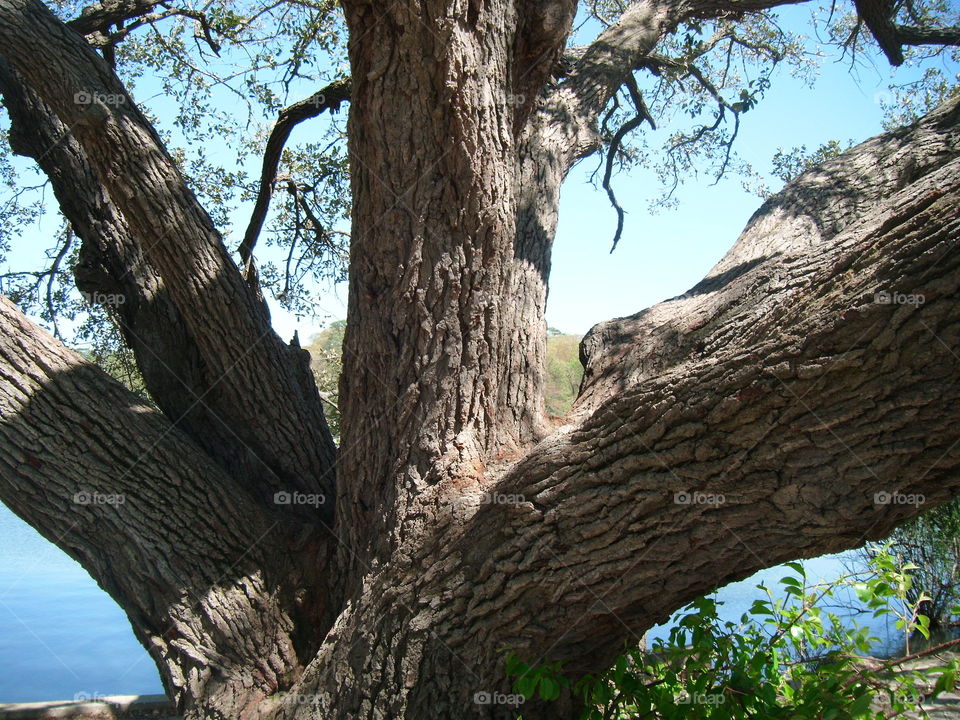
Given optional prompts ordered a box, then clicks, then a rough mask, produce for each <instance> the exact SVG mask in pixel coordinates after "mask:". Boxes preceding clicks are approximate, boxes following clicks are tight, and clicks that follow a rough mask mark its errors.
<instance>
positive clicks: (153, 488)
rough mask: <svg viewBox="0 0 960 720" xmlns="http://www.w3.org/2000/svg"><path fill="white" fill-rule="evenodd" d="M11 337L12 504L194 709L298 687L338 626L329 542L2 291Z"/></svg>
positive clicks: (6, 386)
mask: <svg viewBox="0 0 960 720" xmlns="http://www.w3.org/2000/svg"><path fill="white" fill-rule="evenodd" d="M0 328H2V332H0V410H2V417H3V422H2V423H0V476H2V478H3V483H2V489H0V497H2V499H3V502H4V503H5V504H6V505H8V506H9V507H10V508H11V509H12V510H13V511H14V512H16V513H17V514H19V515H20V516H21V517H23V518H24V519H25V520H27V521H28V522H29V523H30V524H31V525H33V526H34V527H36V528H37V529H38V530H39V531H40V532H41V533H42V534H43V535H44V537H46V538H47V539H48V540H50V541H51V542H53V543H55V544H56V545H58V546H59V547H60V548H61V549H63V550H64V551H65V552H67V553H68V554H69V555H70V556H71V557H73V558H74V559H75V560H77V561H78V562H79V563H80V564H81V565H83V567H84V568H85V569H86V570H87V571H88V572H89V573H90V574H91V575H92V576H93V577H94V578H96V580H97V582H98V583H99V584H100V586H101V587H102V588H103V589H104V590H106V591H107V592H108V593H109V594H110V595H111V597H113V599H114V600H116V601H117V603H118V604H119V605H120V607H122V608H123V609H124V611H125V612H126V614H127V617H128V618H129V620H130V624H131V626H132V627H133V630H134V633H135V634H136V636H137V638H138V639H139V640H140V642H141V643H143V645H144V646H145V647H146V649H147V651H148V652H149V653H150V655H151V657H152V658H153V659H154V660H155V661H156V663H157V665H158V667H159V668H160V671H161V677H162V678H163V680H164V685H165V687H166V689H167V692H168V693H169V694H170V696H171V698H173V699H174V700H175V701H177V702H178V704H179V707H180V709H181V710H182V711H183V712H185V713H187V714H190V715H191V716H193V717H203V718H231V719H233V718H239V717H243V716H245V712H246V711H247V709H248V708H255V707H256V706H257V704H258V703H259V702H260V701H261V700H262V699H263V698H264V697H265V696H267V695H270V694H273V693H275V692H276V691H277V689H278V688H283V687H284V686H287V685H289V684H290V683H291V682H292V681H293V679H294V678H295V676H296V673H297V669H298V668H300V667H301V666H302V665H304V664H305V663H306V662H307V660H309V659H310V658H311V657H312V656H313V654H314V653H315V651H316V646H317V642H318V641H317V640H316V638H314V637H312V636H311V635H309V634H305V633H304V629H305V628H309V627H311V625H312V624H316V625H320V626H322V624H323V623H324V622H329V613H330V608H329V607H324V606H323V605H322V604H318V603H317V600H316V597H315V596H314V595H313V593H312V592H310V590H311V589H312V588H315V587H322V582H321V580H322V577H323V574H324V554H323V553H322V552H320V550H321V549H322V548H323V545H324V539H323V538H321V537H319V536H318V535H317V534H316V533H307V534H303V533H302V530H301V526H300V525H299V524H294V525H292V526H291V525H289V524H288V523H287V522H286V521H285V520H284V518H283V517H282V516H280V515H279V514H278V513H277V512H276V511H274V510H273V509H272V508H270V507H269V506H265V505H264V504H263V503H262V502H260V501H258V499H257V498H254V497H252V496H251V495H250V493H249V492H248V491H247V490H246V489H245V488H243V487H242V485H240V484H239V483H237V482H236V481H235V480H234V479H233V478H231V477H230V476H229V475H228V474H227V473H225V472H224V471H223V470H222V469H221V468H220V467H219V466H218V465H217V464H216V463H214V462H213V461H212V460H210V458H209V457H207V456H206V455H205V454H204V453H203V452H202V451H201V450H200V449H199V448H197V447H196V446H195V445H194V443H193V442H192V441H191V440H190V439H188V438H187V437H186V435H184V434H183V433H182V432H181V431H180V430H179V429H177V428H176V427H174V426H173V425H171V423H170V422H169V420H167V419H166V418H164V417H163V416H162V415H161V414H160V413H159V412H157V411H156V410H154V409H153V408H151V407H149V406H147V405H145V404H144V403H143V402H142V401H141V400H140V399H139V398H137V397H136V396H134V395H133V394H132V393H130V392H128V391H127V390H125V389H124V388H123V387H121V386H120V385H119V384H118V383H117V382H116V381H114V380H113V379H111V378H110V377H108V376H107V375H105V374H104V373H103V372H102V371H101V370H99V369H98V368H96V367H95V366H92V365H91V364H90V363H88V362H86V361H84V360H83V359H82V358H80V356H78V355H77V354H76V353H74V352H72V351H69V350H67V349H65V348H64V347H63V346H62V345H60V343H59V342H57V341H56V340H54V339H53V338H52V337H51V336H50V335H49V334H48V333H46V332H45V331H43V330H41V329H40V328H38V327H36V326H35V325H33V324H32V323H31V322H29V321H28V320H26V318H24V317H23V316H22V315H21V314H20V313H19V311H18V310H17V309H16V308H15V307H14V306H13V305H12V304H11V303H10V302H9V301H8V300H6V299H5V298H0ZM298 533H300V534H299V535H298ZM298 551H300V552H302V553H304V554H303V555H301V554H300V553H299V552H298ZM298 558H301V559H300V560H298ZM304 559H306V561H304ZM298 589H299V592H300V594H299V595H298V594H297V590H298ZM321 598H322V596H321ZM320 602H321V603H322V600H321V601H320Z"/></svg>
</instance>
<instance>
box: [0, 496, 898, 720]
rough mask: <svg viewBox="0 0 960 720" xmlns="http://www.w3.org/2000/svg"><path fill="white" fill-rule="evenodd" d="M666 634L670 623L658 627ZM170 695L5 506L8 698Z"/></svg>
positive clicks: (1, 521)
mask: <svg viewBox="0 0 960 720" xmlns="http://www.w3.org/2000/svg"><path fill="white" fill-rule="evenodd" d="M845 563H846V564H849V557H846V558H845V557H844V556H837V555H829V556H824V557H821V558H816V559H813V560H808V561H805V563H804V566H805V568H806V570H807V575H808V578H809V579H810V580H815V579H817V578H823V579H825V580H832V579H834V578H836V577H837V576H838V575H840V574H842V573H844V572H845V571H846V566H845ZM785 574H786V572H785V571H784V569H783V568H770V569H767V570H763V571H761V572H759V573H757V574H756V575H754V576H753V577H751V578H748V579H747V580H743V581H741V582H737V583H732V584H730V585H727V586H726V587H724V588H722V589H720V590H719V591H718V592H717V594H716V597H717V599H718V600H720V601H722V602H723V603H724V605H723V607H722V608H721V617H722V618H724V619H730V620H733V621H739V618H740V615H741V614H743V613H744V612H746V611H747V609H748V608H749V607H750V605H751V604H752V603H753V600H754V599H755V598H757V597H761V596H762V595H761V593H760V592H759V591H758V590H757V589H756V587H755V586H756V585H757V584H758V583H759V582H761V581H762V582H764V583H765V584H766V585H767V586H768V587H771V588H774V589H776V588H777V587H778V585H777V581H778V580H779V579H780V578H781V577H783V575H785ZM849 604H850V605H855V603H854V601H853V599H852V598H850V599H849ZM838 614H839V615H843V614H844V613H843V612H839V611H838ZM857 621H858V622H859V623H860V624H861V625H868V626H870V627H871V629H872V630H873V634H874V635H876V636H877V637H879V638H880V639H881V643H880V645H879V646H878V651H877V653H876V654H882V652H883V650H884V649H887V650H888V651H889V652H893V651H895V649H896V648H897V647H898V645H899V644H900V643H902V638H901V637H900V636H899V635H898V634H897V633H896V632H893V631H892V630H891V629H890V628H889V626H888V625H887V624H886V623H884V622H882V621H876V620H872V619H871V618H870V616H869V615H860V616H859V617H858V618H857ZM667 633H668V627H666V626H659V627H657V628H654V629H652V630H651V632H650V634H651V636H652V637H653V638H657V637H660V638H662V637H665V636H666V635H667ZM162 692H163V688H162V686H161V684H160V678H159V675H158V674H157V670H156V667H155V666H154V664H153V661H152V660H151V659H150V657H149V656H148V655H147V653H146V651H145V650H144V649H143V647H141V645H140V644H139V643H138V642H137V641H136V640H135V639H134V637H133V632H132V631H131V629H130V624H129V623H128V621H127V618H126V616H125V615H124V613H123V611H122V610H120V608H119V607H118V606H117V605H116V603H114V602H113V600H111V599H110V597H109V596H108V595H107V594H106V593H105V592H103V591H102V590H101V589H100V588H99V587H98V586H97V584H96V583H95V582H94V581H93V580H92V579H91V578H90V576H89V575H87V573H86V571H84V570H83V568H81V567H80V566H79V565H78V564H77V563H76V562H74V561H73V560H71V559H70V558H69V557H67V556H66V555H65V554H64V553H63V552H61V551H60V550H59V549H58V548H56V547H54V546H53V545H51V544H50V543H49V542H47V541H46V540H45V539H43V538H42V537H41V536H40V535H39V534H37V532H36V531H35V530H33V528H31V527H29V526H28V525H27V524H26V523H24V522H23V521H22V520H20V519H19V518H18V517H16V516H15V515H14V514H13V513H12V512H10V510H8V509H7V508H6V507H5V506H3V505H2V504H0V703H4V702H32V701H41V700H65V699H72V698H81V697H87V698H89V697H94V696H98V695H138V694H154V693H162Z"/></svg>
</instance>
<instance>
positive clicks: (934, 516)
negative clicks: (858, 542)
mask: <svg viewBox="0 0 960 720" xmlns="http://www.w3.org/2000/svg"><path fill="white" fill-rule="evenodd" d="M886 542H887V543H890V544H891V546H892V550H889V551H890V552H895V553H897V555H898V556H899V557H900V558H901V559H902V562H904V563H907V564H910V565H915V566H916V569H915V570H914V571H913V573H912V575H913V583H912V584H911V586H910V587H909V588H907V592H906V597H907V600H908V601H909V602H910V603H911V604H913V605H916V606H918V607H919V608H920V612H921V613H923V614H924V615H926V616H927V617H928V618H929V619H930V627H933V628H937V627H941V626H944V625H951V624H956V612H955V609H956V607H957V604H958V603H960V503H958V502H957V501H956V500H954V501H952V502H949V503H946V504H944V505H940V506H939V507H936V508H933V509H932V510H930V511H929V512H926V513H923V514H922V515H919V516H918V517H915V518H914V519H913V520H911V521H909V522H907V523H904V524H903V525H901V526H899V527H897V528H896V529H895V530H894V531H893V532H892V533H891V534H890V536H889V537H888V538H887V540H886ZM881 550H883V546H880V545H877V546H868V547H866V548H863V550H862V551H861V553H860V556H861V558H862V559H864V560H869V558H870V557H872V556H873V555H874V554H875V553H876V552H878V551H881Z"/></svg>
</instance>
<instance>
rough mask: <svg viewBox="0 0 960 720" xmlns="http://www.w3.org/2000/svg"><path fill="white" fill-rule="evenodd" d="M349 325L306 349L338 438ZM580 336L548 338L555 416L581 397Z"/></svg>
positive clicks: (328, 331) (332, 329) (552, 333)
mask: <svg viewBox="0 0 960 720" xmlns="http://www.w3.org/2000/svg"><path fill="white" fill-rule="evenodd" d="M346 327H347V323H346V322H345V321H343V320H337V321H336V322H334V323H331V324H330V326H329V327H327V328H325V329H324V330H322V331H320V332H319V333H318V334H317V335H316V337H314V338H313V340H312V341H311V343H310V344H309V345H307V347H306V349H307V350H309V351H310V367H311V369H312V370H313V374H314V376H315V377H316V378H317V386H318V387H319V389H320V394H321V395H322V396H323V399H324V401H325V402H324V406H323V411H324V414H325V415H326V417H327V422H328V423H329V424H330V431H331V432H332V433H333V435H334V437H338V436H339V435H340V412H339V411H338V410H337V401H338V388H337V383H338V381H339V378H340V371H341V369H342V367H343V364H342V362H341V359H340V354H341V346H342V345H343V333H344V330H345V329H346ZM579 348H580V336H578V335H565V334H563V333H562V332H560V331H559V330H556V329H555V328H550V330H549V334H548V335H547V381H546V388H545V392H544V395H545V401H546V405H547V412H548V413H549V414H550V415H553V416H560V415H564V414H566V412H567V411H568V410H569V409H570V406H571V405H572V404H573V401H574V398H576V396H577V390H578V389H579V388H580V378H581V377H583V368H582V367H581V366H580V349H579Z"/></svg>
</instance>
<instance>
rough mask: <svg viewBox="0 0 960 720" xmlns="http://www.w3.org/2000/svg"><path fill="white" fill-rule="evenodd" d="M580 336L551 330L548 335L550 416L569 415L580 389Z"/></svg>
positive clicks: (546, 389)
mask: <svg viewBox="0 0 960 720" xmlns="http://www.w3.org/2000/svg"><path fill="white" fill-rule="evenodd" d="M582 377H583V367H582V366H581V365H580V336H579V335H564V334H563V333H561V332H559V331H558V330H556V329H554V328H550V331H549V334H548V335H547V382H546V388H545V391H544V396H545V398H544V399H545V400H546V404H547V412H548V413H549V414H550V415H554V416H560V415H565V414H566V412H567V411H568V410H569V409H570V406H571V405H573V401H574V399H576V397H577V390H579V389H580V380H581V378H582Z"/></svg>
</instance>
